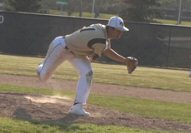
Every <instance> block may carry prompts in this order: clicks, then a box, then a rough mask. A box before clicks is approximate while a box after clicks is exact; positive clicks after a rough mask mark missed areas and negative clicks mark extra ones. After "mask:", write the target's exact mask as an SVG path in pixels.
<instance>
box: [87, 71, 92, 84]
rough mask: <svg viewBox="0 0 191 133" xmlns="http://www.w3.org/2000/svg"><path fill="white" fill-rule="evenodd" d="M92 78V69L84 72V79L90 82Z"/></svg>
mask: <svg viewBox="0 0 191 133" xmlns="http://www.w3.org/2000/svg"><path fill="white" fill-rule="evenodd" d="M92 79H93V71H92V70H91V71H89V72H87V73H86V80H87V82H88V83H89V84H90V83H91V81H92Z"/></svg>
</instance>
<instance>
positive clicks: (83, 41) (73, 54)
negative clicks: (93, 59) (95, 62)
mask: <svg viewBox="0 0 191 133" xmlns="http://www.w3.org/2000/svg"><path fill="white" fill-rule="evenodd" d="M108 47H110V43H109V40H108V39H107V34H106V28H105V25H102V24H93V25H90V26H88V27H83V28H82V29H79V30H77V31H76V32H74V33H72V34H69V35H66V36H59V37H56V38H55V39H54V40H53V41H52V42H51V43H50V46H49V49H48V51H47V55H46V57H45V60H44V61H43V63H42V64H40V65H39V67H38V74H39V78H40V80H42V81H45V80H47V79H48V78H49V77H50V76H51V75H52V73H53V71H54V70H55V69H56V68H57V67H58V65H60V64H61V63H62V62H64V61H65V60H68V61H69V62H70V63H71V64H72V65H73V66H74V67H75V68H76V69H77V71H78V72H79V74H80V79H79V81H78V85H77V94H76V99H75V103H80V104H86V101H87V99H88V96H89V92H90V86H91V81H92V76H93V71H92V67H91V63H90V61H89V60H88V58H87V56H89V55H92V54H95V55H97V56H101V55H102V53H103V51H104V50H105V49H107V48H108Z"/></svg>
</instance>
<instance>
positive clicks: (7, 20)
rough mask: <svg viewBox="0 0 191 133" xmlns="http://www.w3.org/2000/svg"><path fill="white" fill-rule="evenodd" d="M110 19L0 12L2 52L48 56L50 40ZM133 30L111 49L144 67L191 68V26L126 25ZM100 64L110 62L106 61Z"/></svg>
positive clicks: (102, 59) (0, 46)
mask: <svg viewBox="0 0 191 133" xmlns="http://www.w3.org/2000/svg"><path fill="white" fill-rule="evenodd" d="M93 23H102V24H106V23H107V20H98V19H85V18H75V17H61V16H49V15H39V14H25V13H9V12H0V51H1V52H2V53H8V54H18V55H30V56H31V55H34V56H38V55H45V53H46V50H47V48H48V45H49V43H50V41H51V40H52V39H53V38H54V37H56V36H58V35H65V34H69V33H71V32H73V31H74V30H77V29H79V28H81V27H83V26H87V25H90V24H93ZM126 26H127V27H128V28H129V29H130V31H129V32H127V33H125V34H124V36H123V38H122V39H120V40H114V41H113V42H112V47H113V48H114V49H115V50H116V51H118V52H119V53H121V54H122V55H124V56H135V57H137V58H138V59H139V60H140V65H143V66H160V67H181V68H189V67H190V66H191V59H190V55H191V27H182V26H170V25H159V24H143V23H133V22H126ZM100 60H101V61H106V62H111V60H109V59H107V58H101V59H100Z"/></svg>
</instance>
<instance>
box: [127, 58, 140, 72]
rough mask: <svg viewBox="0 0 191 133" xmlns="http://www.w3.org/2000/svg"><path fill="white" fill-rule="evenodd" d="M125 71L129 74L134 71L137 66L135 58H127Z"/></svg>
mask: <svg viewBox="0 0 191 133" xmlns="http://www.w3.org/2000/svg"><path fill="white" fill-rule="evenodd" d="M126 59H127V62H126V65H127V71H128V73H129V74H131V73H132V72H133V71H135V69H136V67H137V65H138V60H137V58H135V57H127V58H126Z"/></svg>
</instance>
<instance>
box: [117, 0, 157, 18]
mask: <svg viewBox="0 0 191 133" xmlns="http://www.w3.org/2000/svg"><path fill="white" fill-rule="evenodd" d="M123 2H124V4H125V5H126V8H125V9H122V10H121V11H120V13H119V14H120V16H122V17H123V18H124V19H127V20H131V21H139V22H153V18H155V17H156V16H159V15H160V14H159V12H157V10H155V9H154V8H156V7H160V3H159V1H158V0H123Z"/></svg>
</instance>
